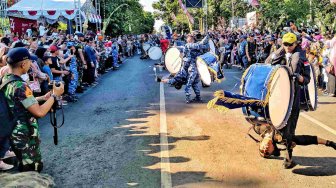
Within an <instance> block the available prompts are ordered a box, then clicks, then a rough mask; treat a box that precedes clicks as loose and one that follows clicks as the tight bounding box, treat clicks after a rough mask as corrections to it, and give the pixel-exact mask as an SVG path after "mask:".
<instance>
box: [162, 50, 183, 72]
mask: <svg viewBox="0 0 336 188" xmlns="http://www.w3.org/2000/svg"><path fill="white" fill-rule="evenodd" d="M180 55H181V51H180V50H179V49H178V48H176V47H171V48H169V49H168V50H167V52H166V54H165V66H166V68H167V70H168V71H169V72H170V74H172V75H175V74H176V73H177V72H178V71H179V70H180V69H181V67H182V58H181V56H180Z"/></svg>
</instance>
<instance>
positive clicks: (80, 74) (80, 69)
mask: <svg viewBox="0 0 336 188" xmlns="http://www.w3.org/2000/svg"><path fill="white" fill-rule="evenodd" d="M77 70H78V82H77V86H81V85H82V83H83V75H84V68H83V65H82V63H79V64H78V68H77Z"/></svg>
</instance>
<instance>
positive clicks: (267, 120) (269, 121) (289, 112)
mask: <svg viewBox="0 0 336 188" xmlns="http://www.w3.org/2000/svg"><path fill="white" fill-rule="evenodd" d="M254 65H265V64H262V63H256V64H254ZM273 66H274V65H273ZM275 67H277V68H276V70H278V69H279V68H282V67H283V68H285V70H286V71H287V73H288V75H289V81H290V86H291V87H290V99H289V106H288V109H289V110H288V112H287V113H286V115H285V118H284V120H283V121H282V123H281V124H280V125H278V126H275V125H273V123H272V121H271V119H270V117H269V116H270V115H269V110H267V111H266V109H268V108H269V103H268V102H269V101H267V104H266V105H265V106H264V107H263V110H264V114H265V116H267V117H264V118H265V120H266V122H267V123H268V124H269V125H271V126H272V127H274V128H275V129H276V130H280V129H282V128H284V127H286V124H287V122H288V119H289V117H290V115H291V111H292V108H293V103H294V89H295V88H294V81H293V78H292V77H291V76H290V75H291V70H290V69H289V67H287V66H285V65H275ZM250 68H251V66H250V67H249V68H248V69H246V71H245V72H244V74H243V76H242V79H241V82H242V84H241V86H242V87H241V95H244V88H245V83H244V78H245V76H246V75H247V73H248V72H249V70H250ZM276 70H274V71H276ZM268 92H270V91H268ZM267 100H268V99H267ZM244 109H245V111H244ZM243 114H245V115H246V114H251V111H250V110H249V108H247V107H243ZM247 121H248V122H249V123H251V124H255V123H254V122H252V121H251V120H248V119H247Z"/></svg>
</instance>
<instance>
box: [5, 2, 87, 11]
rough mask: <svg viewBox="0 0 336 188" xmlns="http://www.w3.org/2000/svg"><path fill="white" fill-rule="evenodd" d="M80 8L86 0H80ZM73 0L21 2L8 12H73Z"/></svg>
mask: <svg viewBox="0 0 336 188" xmlns="http://www.w3.org/2000/svg"><path fill="white" fill-rule="evenodd" d="M80 2H81V6H82V5H83V4H84V3H85V2H86V0H80ZM74 9H75V1H74V0H21V1H19V2H18V3H16V4H14V5H13V6H11V7H10V8H8V9H7V10H8V11H43V10H56V11H57V10H74Z"/></svg>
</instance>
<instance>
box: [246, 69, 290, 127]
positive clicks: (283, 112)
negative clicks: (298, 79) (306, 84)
mask: <svg viewBox="0 0 336 188" xmlns="http://www.w3.org/2000/svg"><path fill="white" fill-rule="evenodd" d="M290 75H291V71H290V70H289V68H288V67H286V66H281V65H276V66H272V65H265V64H253V65H251V66H250V68H248V69H247V70H246V72H245V73H244V75H243V78H242V90H241V92H242V95H244V96H247V97H251V98H254V99H258V100H262V101H264V103H263V105H261V106H248V107H243V113H244V115H245V117H246V120H247V121H248V122H250V123H251V124H253V125H261V124H270V125H273V126H274V128H275V129H277V130H280V129H282V128H284V127H285V126H286V124H287V121H288V118H289V116H290V113H291V109H292V106H293V101H294V82H293V80H292V77H291V76H290Z"/></svg>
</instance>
